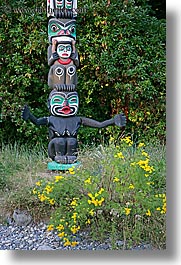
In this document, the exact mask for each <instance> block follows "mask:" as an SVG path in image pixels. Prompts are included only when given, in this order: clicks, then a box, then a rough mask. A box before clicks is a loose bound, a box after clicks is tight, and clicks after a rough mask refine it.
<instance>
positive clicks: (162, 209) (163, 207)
mask: <svg viewBox="0 0 181 265" xmlns="http://www.w3.org/2000/svg"><path fill="white" fill-rule="evenodd" d="M155 197H156V198H161V199H162V203H163V204H162V206H161V207H157V211H160V213H161V214H166V212H167V198H166V194H165V193H163V194H156V195H155Z"/></svg>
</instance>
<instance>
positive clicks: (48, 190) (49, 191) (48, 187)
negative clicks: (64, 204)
mask: <svg viewBox="0 0 181 265" xmlns="http://www.w3.org/2000/svg"><path fill="white" fill-rule="evenodd" d="M52 190H53V187H51V186H50V185H47V186H46V187H45V191H46V193H47V194H49V193H51V192H52Z"/></svg>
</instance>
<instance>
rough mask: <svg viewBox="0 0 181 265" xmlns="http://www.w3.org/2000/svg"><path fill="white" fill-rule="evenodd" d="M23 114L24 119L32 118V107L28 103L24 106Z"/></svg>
mask: <svg viewBox="0 0 181 265" xmlns="http://www.w3.org/2000/svg"><path fill="white" fill-rule="evenodd" d="M21 116H22V118H23V120H25V121H27V120H28V119H29V118H30V109H29V107H28V106H27V105H25V106H24V108H23V110H22V113H21Z"/></svg>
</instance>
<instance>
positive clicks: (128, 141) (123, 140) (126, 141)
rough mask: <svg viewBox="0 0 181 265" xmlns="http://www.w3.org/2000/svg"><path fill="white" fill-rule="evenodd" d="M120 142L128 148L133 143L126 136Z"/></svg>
mask: <svg viewBox="0 0 181 265" xmlns="http://www.w3.org/2000/svg"><path fill="white" fill-rule="evenodd" d="M121 142H125V143H127V144H128V146H132V145H133V141H132V140H131V136H127V137H124V138H122V139H121Z"/></svg>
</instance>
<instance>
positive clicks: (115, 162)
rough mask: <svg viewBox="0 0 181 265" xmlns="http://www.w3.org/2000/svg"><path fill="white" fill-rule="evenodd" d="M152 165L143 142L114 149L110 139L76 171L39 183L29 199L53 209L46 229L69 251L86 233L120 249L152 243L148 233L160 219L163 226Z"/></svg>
mask: <svg viewBox="0 0 181 265" xmlns="http://www.w3.org/2000/svg"><path fill="white" fill-rule="evenodd" d="M153 162H154V163H156V162H155V161H152V159H151V157H150V155H149V154H148V152H147V151H146V147H145V144H144V143H139V144H138V145H137V147H135V146H134V143H133V141H132V140H131V137H125V138H122V139H121V140H120V142H119V145H118V144H116V145H115V143H114V139H113V138H111V139H110V143H109V146H107V147H103V146H99V147H98V148H97V149H96V151H94V152H93V153H92V155H89V156H88V161H87V160H86V158H84V159H83V156H82V165H81V166H80V167H79V168H70V169H69V170H68V171H66V172H65V173H62V174H61V175H57V176H54V177H53V179H51V180H46V179H40V180H39V181H37V182H36V187H35V188H34V189H33V194H34V195H36V196H37V197H38V198H39V199H40V201H41V202H43V203H47V204H49V205H52V207H53V208H54V211H53V214H52V216H51V219H50V224H49V225H48V227H47V229H48V230H49V231H51V230H56V231H57V232H58V236H59V237H60V238H61V239H62V240H63V241H64V245H65V246H72V247H74V246H75V245H76V244H77V241H76V235H77V233H79V231H80V230H81V229H86V228H89V229H90V231H91V232H92V233H93V234H94V235H95V236H97V235H98V234H99V235H100V234H101V235H102V237H103V238H104V237H105V236H108V234H112V233H114V236H113V237H114V239H115V240H116V238H118V237H119V238H120V237H122V238H123V239H124V241H125V242H126V243H125V244H128V243H129V242H131V244H134V243H138V242H140V241H150V240H152V239H151V238H150V229H153V225H156V223H157V222H158V223H159V222H160V220H162V221H161V224H163V223H164V216H165V214H166V194H165V183H164V179H162V181H160V180H159V178H160V176H159V174H160V171H159V170H160V169H159V166H158V165H155V166H154V165H152V163H153ZM157 162H158V161H157ZM156 166H157V167H156ZM157 227H158V226H157ZM163 230H164V229H163V227H162V231H163ZM155 233H156V232H155ZM158 235H159V233H158ZM158 235H155V238H157V237H158ZM162 240H163V239H162Z"/></svg>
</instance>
